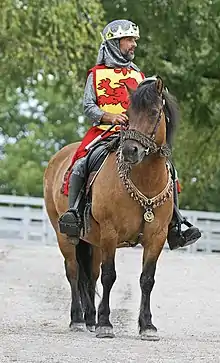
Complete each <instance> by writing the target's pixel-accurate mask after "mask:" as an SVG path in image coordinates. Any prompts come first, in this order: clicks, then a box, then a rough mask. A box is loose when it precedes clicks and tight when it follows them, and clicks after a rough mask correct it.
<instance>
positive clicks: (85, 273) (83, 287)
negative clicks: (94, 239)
mask: <svg viewBox="0 0 220 363" xmlns="http://www.w3.org/2000/svg"><path fill="white" fill-rule="evenodd" d="M76 257H77V261H78V264H79V284H78V286H79V291H80V296H81V301H82V306H83V311H84V320H85V323H86V327H87V329H88V330H89V331H91V332H94V331H95V325H96V308H95V293H96V281H97V279H98V277H99V271H100V263H101V250H100V248H98V247H95V246H92V245H90V244H89V243H87V242H84V241H83V240H81V239H80V242H79V244H78V245H77V246H76Z"/></svg>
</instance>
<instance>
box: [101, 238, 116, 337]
mask: <svg viewBox="0 0 220 363" xmlns="http://www.w3.org/2000/svg"><path fill="white" fill-rule="evenodd" d="M109 236H110V238H108V237H107V234H106V231H105V236H102V238H101V241H100V245H101V248H102V265H101V283H102V286H103V295H102V300H101V302H100V304H99V308H98V324H97V328H96V336H97V338H113V337H114V333H113V326H112V324H111V323H110V320H109V315H110V306H109V298H110V292H111V289H112V286H113V284H114V282H115V280H116V270H115V251H116V241H115V239H114V238H113V236H112V235H111V234H109Z"/></svg>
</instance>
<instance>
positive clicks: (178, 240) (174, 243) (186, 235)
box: [167, 225, 201, 250]
mask: <svg viewBox="0 0 220 363" xmlns="http://www.w3.org/2000/svg"><path fill="white" fill-rule="evenodd" d="M180 228H181V225H178V226H177V225H174V226H173V227H171V229H170V230H169V232H168V236H167V242H168V244H169V247H170V249H171V250H175V249H177V248H179V247H186V246H189V245H191V244H193V243H195V242H196V241H197V240H198V239H199V238H200V237H201V232H200V231H199V229H198V228H196V227H194V226H193V225H191V226H190V227H189V228H188V229H186V230H185V231H183V232H182V231H181V229H180Z"/></svg>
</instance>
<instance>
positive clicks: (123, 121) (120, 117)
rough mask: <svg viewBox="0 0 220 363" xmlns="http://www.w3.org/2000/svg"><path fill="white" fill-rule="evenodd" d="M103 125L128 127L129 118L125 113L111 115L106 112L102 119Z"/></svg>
mask: <svg viewBox="0 0 220 363" xmlns="http://www.w3.org/2000/svg"><path fill="white" fill-rule="evenodd" d="M101 122H102V123H105V122H106V123H111V124H114V125H127V124H128V116H127V115H126V114H124V113H119V114H115V113H110V112H105V113H104V115H103V116H102V118H101Z"/></svg>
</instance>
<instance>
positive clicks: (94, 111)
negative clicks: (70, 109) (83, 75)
mask: <svg viewBox="0 0 220 363" xmlns="http://www.w3.org/2000/svg"><path fill="white" fill-rule="evenodd" d="M96 103H97V99H96V94H95V90H94V85H93V74H92V73H90V74H89V76H88V78H87V81H86V85H85V90H84V98H83V109H84V114H85V116H87V117H88V118H89V119H90V120H91V121H92V122H93V125H94V126H95V125H99V124H100V120H101V118H102V116H103V114H104V111H102V110H101V109H100V108H99V107H98V106H97V104H96Z"/></svg>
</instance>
